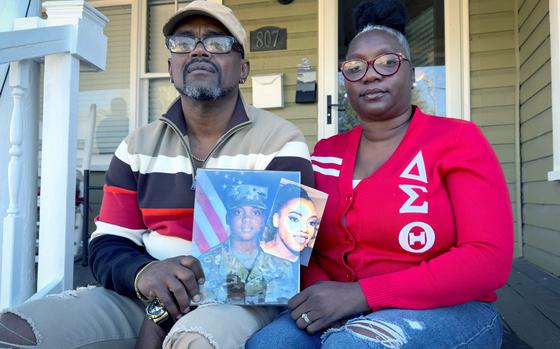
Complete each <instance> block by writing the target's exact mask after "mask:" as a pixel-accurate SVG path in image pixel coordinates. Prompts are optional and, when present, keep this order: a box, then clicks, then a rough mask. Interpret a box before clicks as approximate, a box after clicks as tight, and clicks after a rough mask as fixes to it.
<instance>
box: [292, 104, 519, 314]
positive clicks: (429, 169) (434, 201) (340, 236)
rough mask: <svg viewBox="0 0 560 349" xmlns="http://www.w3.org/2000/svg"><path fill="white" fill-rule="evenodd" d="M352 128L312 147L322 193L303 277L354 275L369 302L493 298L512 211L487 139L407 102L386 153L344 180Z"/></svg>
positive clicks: (356, 134) (501, 277) (421, 305)
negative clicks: (403, 121)
mask: <svg viewBox="0 0 560 349" xmlns="http://www.w3.org/2000/svg"><path fill="white" fill-rule="evenodd" d="M361 134H362V128H361V127H360V126H358V127H356V128H354V129H353V130H351V131H349V132H347V133H343V134H339V135H337V136H334V137H331V138H329V139H325V140H322V141H320V142H319V143H318V144H317V145H316V147H315V151H314V154H313V157H312V162H313V169H314V171H315V180H316V185H317V188H318V189H320V190H322V191H325V192H328V193H329V199H328V202H327V207H326V209H325V213H324V215H323V220H322V222H321V227H320V231H319V234H318V239H317V242H316V244H315V248H314V258H313V260H312V262H311V264H310V266H309V267H308V268H304V269H303V284H304V286H309V285H311V284H313V283H314V282H316V281H319V280H335V281H345V282H350V281H358V282H359V283H360V286H361V288H362V290H363V292H364V295H365V296H366V298H367V301H368V304H369V305H370V307H371V308H372V309H373V310H378V309H382V308H407V309H426V308H435V307H443V306H450V305H457V304H461V303H465V302H468V301H471V300H479V301H487V302H491V301H495V300H496V293H495V290H496V289H497V288H500V287H502V286H503V285H504V284H505V282H506V280H507V277H508V275H509V270H510V266H511V259H512V254H513V217H512V209H511V203H510V200H509V195H508V187H507V185H506V181H505V178H504V175H503V172H502V169H501V167H500V164H499V162H498V160H497V158H496V156H495V154H494V152H493V151H492V148H491V147H490V145H489V144H488V142H487V141H486V139H485V138H484V136H483V135H482V133H481V132H480V130H479V129H478V128H477V127H476V126H475V125H474V124H473V123H470V122H466V121H461V120H456V119H450V118H444V117H436V116H431V115H426V114H424V113H422V111H421V110H420V109H419V108H416V111H415V113H414V116H413V118H412V120H411V122H410V125H409V127H408V130H407V131H406V134H405V136H404V138H403V140H402V141H401V143H400V145H399V146H398V148H397V149H396V150H395V153H394V154H393V155H392V156H391V157H390V158H389V160H387V162H386V163H385V164H383V165H382V166H381V167H380V168H379V169H378V170H377V171H375V173H373V174H372V175H371V176H369V177H367V178H364V179H363V180H362V181H361V182H360V183H359V184H358V186H357V187H356V188H355V189H352V175H353V169H354V162H355V158H356V154H357V150H358V145H359V141H360V137H361Z"/></svg>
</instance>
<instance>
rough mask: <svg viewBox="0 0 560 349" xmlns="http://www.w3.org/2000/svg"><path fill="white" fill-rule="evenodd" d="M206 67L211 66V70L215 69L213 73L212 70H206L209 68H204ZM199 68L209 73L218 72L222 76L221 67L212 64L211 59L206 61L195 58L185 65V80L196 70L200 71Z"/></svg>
mask: <svg viewBox="0 0 560 349" xmlns="http://www.w3.org/2000/svg"><path fill="white" fill-rule="evenodd" d="M193 64H202V66H201V67H193ZM204 65H209V66H211V67H212V68H211V69H213V71H211V70H210V69H206V68H207V67H204ZM198 68H201V69H204V70H208V71H211V72H217V73H218V74H221V70H220V67H219V66H218V65H217V64H216V63H214V62H212V61H211V60H209V59H205V58H196V57H195V58H193V59H191V60H190V61H189V62H188V63H187V64H186V65H185V67H184V68H183V78H186V76H187V74H188V73H190V72H191V71H193V70H195V69H198ZM208 68H209V67H208Z"/></svg>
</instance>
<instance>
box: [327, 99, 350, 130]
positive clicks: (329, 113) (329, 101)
mask: <svg viewBox="0 0 560 349" xmlns="http://www.w3.org/2000/svg"><path fill="white" fill-rule="evenodd" d="M340 106H341V105H340V104H333V103H332V96H331V95H327V125H331V124H332V107H336V110H338V111H345V110H346V109H345V108H340Z"/></svg>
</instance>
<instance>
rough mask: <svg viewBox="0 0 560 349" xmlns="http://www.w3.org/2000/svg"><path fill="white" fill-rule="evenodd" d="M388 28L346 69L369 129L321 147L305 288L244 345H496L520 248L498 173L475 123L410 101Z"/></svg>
mask: <svg viewBox="0 0 560 349" xmlns="http://www.w3.org/2000/svg"><path fill="white" fill-rule="evenodd" d="M390 4H391V5H395V6H397V8H393V11H400V12H401V13H404V9H402V5H400V2H399V1H391V2H390ZM366 7H367V5H366ZM365 12H367V11H364V10H363V9H362V10H361V11H360V13H365ZM400 17H401V18H404V16H400ZM383 24H384V23H382V24H381V25H369V26H367V27H365V28H364V29H363V30H361V31H360V32H359V33H358V34H357V35H356V36H355V37H354V39H353V41H352V42H351V43H350V45H349V48H348V54H347V57H346V61H345V62H343V63H342V66H341V69H342V72H343V74H344V77H345V85H346V89H347V94H348V99H349V101H350V103H351V105H352V107H353V108H354V110H355V111H356V112H357V114H358V116H359V121H360V125H359V126H357V127H356V128H354V129H353V130H351V131H349V132H347V133H344V134H340V135H337V136H334V137H331V138H329V139H326V140H323V141H320V142H319V143H318V144H317V145H316V147H315V151H314V154H313V160H314V169H315V175H316V184H317V188H318V189H319V190H323V191H326V192H328V194H329V200H328V202H327V207H326V210H325V213H324V215H323V222H322V228H321V231H320V233H319V234H318V238H317V242H316V246H315V248H314V252H313V258H312V260H311V263H310V265H309V267H308V268H306V269H304V271H303V280H302V283H303V286H304V287H306V288H305V289H304V290H303V291H302V292H300V293H299V294H298V295H296V296H295V297H293V298H292V299H291V300H290V302H289V311H288V312H286V313H284V314H283V315H281V316H280V317H279V318H278V319H276V320H275V321H274V322H272V323H271V324H270V325H268V326H267V327H265V328H263V329H262V330H261V331H259V332H258V333H257V334H255V335H254V337H253V338H252V339H251V340H250V341H249V343H248V345H247V348H269V349H270V348H318V347H321V346H322V347H323V348H427V347H429V348H458V347H461V348H499V347H500V344H501V336H502V328H501V323H500V317H499V314H498V312H497V311H496V309H495V307H494V305H493V302H494V301H495V300H496V293H495V290H496V289H497V288H499V287H501V286H503V285H504V284H505V282H506V280H507V276H508V274H509V269H510V265H511V258H512V252H513V219H512V213H511V204H510V201H509V197H508V190H507V186H506V183H505V179H504V176H503V173H502V170H501V168H500V165H499V163H498V160H497V159H496V156H495V155H494V153H493V151H492V148H491V147H490V145H489V144H488V142H487V141H486V140H485V139H484V137H483V136H482V134H481V132H480V131H479V130H478V128H477V127H476V126H475V125H474V124H472V123H470V122H466V121H461V120H455V119H450V118H441V117H434V116H430V115H426V114H424V113H423V112H422V111H421V110H420V109H419V108H417V107H415V106H412V105H411V90H412V88H413V82H414V72H413V67H412V66H411V61H410V59H411V58H410V50H409V47H408V43H407V40H406V38H405V37H404V35H403V33H401V32H399V31H397V30H394V29H391V28H389V27H387V26H385V25H383ZM397 25H401V26H404V24H403V23H397ZM327 170H328V171H327ZM335 174H336V175H335ZM321 335H322V336H321Z"/></svg>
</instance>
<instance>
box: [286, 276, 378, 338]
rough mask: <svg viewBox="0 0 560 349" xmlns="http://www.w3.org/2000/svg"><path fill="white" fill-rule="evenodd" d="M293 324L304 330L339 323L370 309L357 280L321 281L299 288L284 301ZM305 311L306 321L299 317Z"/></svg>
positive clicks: (316, 329) (319, 329)
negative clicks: (298, 291)
mask: <svg viewBox="0 0 560 349" xmlns="http://www.w3.org/2000/svg"><path fill="white" fill-rule="evenodd" d="M288 307H289V308H290V310H291V311H292V313H291V316H292V319H294V321H296V325H297V326H298V327H299V328H301V329H302V330H306V331H307V332H308V333H315V332H318V331H321V330H324V329H326V328H328V327H333V326H335V327H336V326H337V325H340V323H339V321H340V320H343V319H346V318H348V317H349V316H351V315H355V314H358V313H361V312H367V311H370V308H369V306H368V304H367V301H366V297H365V296H364V293H363V292H362V289H361V287H360V284H359V283H357V282H335V281H321V282H318V283H316V284H314V285H312V286H309V287H308V288H306V289H305V290H303V291H301V292H300V293H298V294H297V295H295V296H294V297H292V299H290V301H289V302H288ZM302 314H306V316H304V317H307V319H308V320H309V323H307V322H306V321H305V319H304V317H302Z"/></svg>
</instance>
